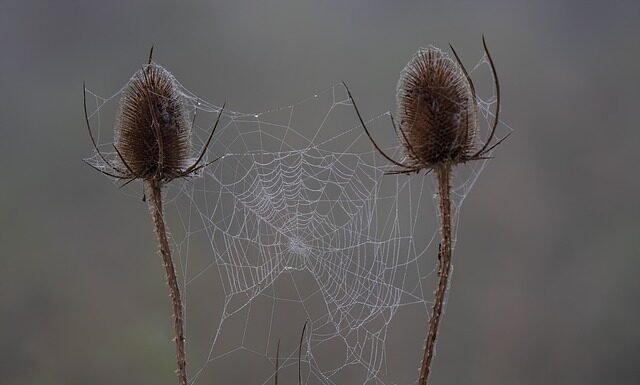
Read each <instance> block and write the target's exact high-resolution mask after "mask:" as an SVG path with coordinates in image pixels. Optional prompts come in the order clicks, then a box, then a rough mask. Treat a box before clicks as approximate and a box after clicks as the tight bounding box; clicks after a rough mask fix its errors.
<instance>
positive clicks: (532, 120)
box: [0, 0, 640, 385]
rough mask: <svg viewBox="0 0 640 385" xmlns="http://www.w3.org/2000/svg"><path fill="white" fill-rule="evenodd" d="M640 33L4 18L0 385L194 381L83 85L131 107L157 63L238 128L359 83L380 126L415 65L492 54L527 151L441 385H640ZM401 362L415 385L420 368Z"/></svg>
mask: <svg viewBox="0 0 640 385" xmlns="http://www.w3.org/2000/svg"><path fill="white" fill-rule="evenodd" d="M639 19H640V5H639V4H638V3H637V2H635V1H615V2H591V1H574V2H570V1H553V2H552V1H543V2H531V1H464V2H451V1H398V2H391V1H366V2H365V1H350V2H345V1H337V0H333V1H314V2H300V1H284V0H283V1H261V2H245V1H227V2H217V1H189V2H180V3H179V2H175V3H174V2H167V1H139V2H129V1H102V2H96V1H64V0H63V1H55V2H52V1H10V0H1V1H0V90H2V92H1V93H0V170H1V171H0V172H1V175H2V176H3V182H2V183H1V187H0V347H1V348H0V383H1V384H12V385H23V384H24V385H26V384H88V383H92V384H140V383H154V384H171V383H174V381H175V380H174V377H173V375H172V371H173V368H174V366H175V363H174V356H173V354H174V351H173V348H172V347H171V346H170V344H169V342H168V339H169V337H168V336H169V335H170V328H171V325H170V316H169V313H168V311H169V306H168V302H167V295H166V293H167V290H166V287H165V280H164V277H163V275H162V273H161V264H160V259H159V257H158V256H157V255H155V254H154V253H153V250H155V248H156V245H155V237H154V234H153V233H152V231H151V227H150V226H149V222H150V220H149V217H148V212H147V209H146V207H145V206H144V204H143V203H142V202H141V201H140V199H139V196H136V195H135V194H130V193H124V192H123V191H121V190H118V189H117V188H116V187H115V186H114V185H113V184H111V183H109V182H108V181H107V180H106V179H105V178H104V177H103V176H101V175H99V174H98V173H96V172H95V171H93V170H91V169H90V168H89V167H87V166H86V165H85V164H84V163H82V161H81V160H82V159H83V158H85V157H87V156H89V155H90V154H91V147H90V142H89V140H88V137H87V135H86V131H85V127H84V121H83V119H84V118H83V113H82V92H81V84H82V81H83V80H86V81H87V83H88V84H89V86H90V88H91V90H92V91H94V92H96V93H98V94H100V95H103V96H108V95H111V94H113V93H115V92H116V91H117V90H119V89H120V87H121V86H122V85H124V84H125V83H126V81H127V79H129V77H130V76H131V75H132V73H133V72H134V71H135V70H137V69H138V68H139V66H140V65H141V64H142V63H143V62H144V61H145V60H146V57H147V53H148V50H149V47H150V46H151V45H152V44H154V45H155V47H156V54H155V60H156V61H157V62H159V63H161V64H162V65H164V66H166V67H167V68H169V69H170V70H171V71H172V73H173V74H174V75H175V76H176V77H177V78H178V79H180V82H181V83H182V84H183V85H185V86H186V87H187V88H188V89H190V90H193V91H195V92H197V93H198V95H201V96H204V97H205V98H206V99H207V100H210V101H213V102H215V103H217V104H222V102H224V101H228V103H229V105H230V106H232V108H233V109H234V110H237V111H264V110H267V109H269V108H273V107H278V106H283V105H289V104H291V103H294V102H296V101H299V100H301V99H303V98H305V97H308V96H310V95H313V94H314V92H317V91H319V90H322V89H325V88H327V87H328V86H331V85H332V84H334V83H335V82H336V81H340V80H347V81H348V82H349V84H350V86H351V89H352V91H354V93H356V94H357V95H359V96H358V104H359V106H361V110H363V112H364V113H365V114H367V115H369V116H370V115H373V114H378V113H382V112H384V111H387V110H390V109H393V105H394V103H395V85H396V82H397V79H398V75H399V71H400V70H401V69H402V68H403V66H404V65H405V64H406V62H407V60H408V59H409V57H410V56H411V55H412V54H413V53H414V52H415V50H416V49H417V48H418V47H421V46H426V45H429V44H433V45H436V46H439V47H443V48H444V47H446V46H447V43H449V42H451V43H453V44H454V45H455V46H456V49H457V50H458V52H459V53H461V55H462V58H463V60H464V61H465V62H469V63H475V62H477V60H478V59H479V58H480V57H481V56H482V46H481V34H485V36H486V37H487V41H488V43H489V47H490V48H491V49H492V54H493V58H494V60H495V62H496V66H497V67H498V74H499V76H500V79H501V84H502V92H503V94H502V95H503V96H502V100H503V104H502V108H503V109H502V111H503V115H502V119H503V121H504V122H506V123H507V124H508V125H509V126H511V127H513V128H514V129H515V132H514V134H513V135H512V136H511V138H510V139H509V140H508V141H507V142H506V143H505V144H504V145H503V146H501V147H500V148H499V149H498V150H497V151H496V153H495V156H496V159H495V160H494V161H491V162H490V163H489V164H488V166H487V168H486V169H485V171H484V173H483V175H482V176H481V178H480V179H479V180H478V182H477V184H476V186H475V187H474V189H473V191H472V193H471V194H470V195H469V197H468V198H467V200H466V201H465V206H464V210H463V215H462V218H461V225H460V229H459V232H458V235H459V242H458V244H457V246H456V253H455V256H454V265H455V274H454V276H453V284H452V290H451V293H450V302H449V304H448V307H447V313H446V316H445V319H444V323H443V325H442V328H441V333H442V334H441V339H440V342H439V344H438V355H437V357H436V360H435V363H434V371H433V376H432V382H433V383H434V384H480V385H482V384H532V385H533V384H541V383H550V384H559V385H560V384H602V383H606V384H612V385H613V384H636V383H637V381H638V378H640V364H639V362H640V361H639V360H640V329H639V328H638V327H637V325H638V324H639V322H640V309H639V308H638V295H640V279H638V276H639V275H640V238H639V234H638V230H639V229H640V204H638V202H637V199H638V196H639V193H640V172H639V171H638V167H639V166H640V163H639V162H638V160H637V158H635V157H634V155H633V154H634V153H636V152H637V149H638V145H639V144H640V130H638V129H637V128H638V127H637V106H638V103H639V102H640V99H639V98H640V97H639V96H638V95H639V94H638V86H640V82H639V80H640V74H639V72H638V62H637V60H639V59H640V52H639V50H638V36H640V24H639V23H638V20H639ZM193 295H197V294H193ZM215 303H216V302H215V301H213V302H212V305H211V306H215ZM298 328H299V325H296V326H295V329H294V330H295V334H296V337H294V338H293V339H294V340H295V339H296V338H297V334H298ZM423 330H424V325H423V323H422V322H420V323H418V322H416V323H415V325H413V326H411V327H408V328H407V330H406V333H407V334H408V335H415V336H416V339H417V341H418V342H417V346H421V341H422V338H423V333H424V331H423ZM190 343H192V344H196V343H197V341H195V342H190ZM206 345H207V346H206V347H208V342H207V343H206ZM387 354H388V355H389V356H391V357H395V358H394V362H400V363H401V364H399V366H398V368H397V370H398V371H401V372H402V374H400V375H398V376H396V377H397V378H398V381H399V383H410V382H411V381H412V379H413V378H414V377H415V376H417V366H418V361H419V357H420V354H419V352H417V351H415V350H410V351H408V350H407V349H404V347H403V346H402V345H401V344H398V343H395V344H394V343H393V341H388V350H387ZM235 365H242V363H235ZM389 370H392V368H389ZM265 379H266V378H262V380H265ZM291 379H293V378H291ZM234 382H235V383H238V382H239V381H238V380H237V379H234V378H216V380H215V382H214V383H219V384H228V383H234ZM199 383H209V382H204V381H203V382H199Z"/></svg>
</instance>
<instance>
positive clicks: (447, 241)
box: [418, 164, 451, 385]
mask: <svg viewBox="0 0 640 385" xmlns="http://www.w3.org/2000/svg"><path fill="white" fill-rule="evenodd" d="M436 175H437V183H438V194H439V197H440V238H441V240H440V247H439V250H438V261H439V262H438V287H437V289H436V294H435V302H434V303H433V308H432V310H431V319H429V329H428V331H427V337H426V338H425V341H424V357H423V358H422V365H421V366H420V378H419V380H418V385H426V384H427V380H428V378H429V372H430V370H431V360H432V359H433V353H434V348H435V345H436V338H437V336H438V324H439V323H440V318H441V316H442V308H443V306H444V300H445V295H446V293H447V287H448V285H449V275H450V274H451V165H448V164H445V165H442V166H440V167H438V168H437V169H436Z"/></svg>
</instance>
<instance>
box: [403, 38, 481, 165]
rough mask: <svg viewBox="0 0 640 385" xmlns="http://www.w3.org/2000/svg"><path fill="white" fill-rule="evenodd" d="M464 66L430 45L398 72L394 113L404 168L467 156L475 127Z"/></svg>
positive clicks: (435, 163) (455, 161)
mask: <svg viewBox="0 0 640 385" xmlns="http://www.w3.org/2000/svg"><path fill="white" fill-rule="evenodd" d="M471 87H472V86H471V85H470V83H469V82H468V80H467V76H466V74H465V72H464V70H463V69H462V68H461V67H460V65H458V63H457V62H456V61H454V60H453V59H452V58H451V57H450V56H449V55H447V54H446V53H445V52H443V51H441V50H440V49H438V48H435V47H429V48H426V49H425V48H421V49H420V50H418V52H417V53H416V54H415V55H414V56H413V58H412V59H411V60H410V61H409V63H408V64H407V66H406V67H405V68H404V70H403V71H402V73H401V76H400V80H399V81H398V86H397V94H396V98H397V108H398V111H397V117H398V118H399V119H400V130H401V133H402V135H403V138H401V141H402V143H403V144H404V146H405V149H406V154H407V166H409V167H415V168H434V167H437V166H438V165H443V164H447V163H448V164H456V163H461V162H464V161H466V160H468V159H469V157H470V154H471V152H472V151H473V143H474V138H475V135H476V130H477V112H476V104H475V93H474V92H473V90H472V88H471Z"/></svg>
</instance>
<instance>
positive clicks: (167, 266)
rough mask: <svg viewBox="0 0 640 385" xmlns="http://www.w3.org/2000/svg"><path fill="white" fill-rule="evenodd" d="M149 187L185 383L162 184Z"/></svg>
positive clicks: (177, 293) (151, 183)
mask: <svg viewBox="0 0 640 385" xmlns="http://www.w3.org/2000/svg"><path fill="white" fill-rule="evenodd" d="M147 187H148V189H149V194H148V195H149V209H150V210H151V215H152V216H153V224H154V228H155V231H156V235H157V236H158V242H159V243H160V253H161V254H162V260H163V262H164V270H165V273H166V275H167V284H168V285H169V290H170V292H171V303H172V306H173V330H174V334H175V336H174V341H175V343H176V360H177V363H178V369H177V373H178V384H179V385H187V369H186V367H187V360H186V354H185V350H184V327H183V319H182V300H181V299H180V288H179V286H178V279H177V278H176V271H175V268H174V266H173V260H172V259H171V249H170V248H169V240H168V239H167V230H166V227H165V225H164V217H163V214H162V185H161V182H160V181H159V180H157V179H151V180H149V181H147Z"/></svg>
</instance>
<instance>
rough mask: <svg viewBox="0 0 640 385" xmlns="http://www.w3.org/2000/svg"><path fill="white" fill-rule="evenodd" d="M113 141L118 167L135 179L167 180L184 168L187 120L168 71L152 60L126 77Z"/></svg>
mask: <svg viewBox="0 0 640 385" xmlns="http://www.w3.org/2000/svg"><path fill="white" fill-rule="evenodd" d="M115 142H116V147H117V148H118V150H119V153H120V157H121V162H122V163H124V164H122V165H121V167H126V166H128V168H130V171H131V172H132V173H133V174H134V175H136V176H137V177H138V178H141V179H145V180H148V179H153V178H159V179H161V180H170V179H173V178H176V177H178V176H179V175H180V174H181V173H182V172H183V170H185V169H186V168H187V167H188V164H187V163H188V161H189V157H190V155H191V122H190V121H189V119H188V114H187V112H186V109H185V106H184V104H183V99H182V96H181V95H180V93H179V92H178V85H177V82H176V79H175V78H174V77H173V75H171V73H169V71H167V70H166V69H164V68H163V67H161V66H160V65H158V64H156V63H153V62H152V63H149V64H147V65H145V66H144V67H143V68H142V69H140V70H138V72H136V73H135V75H133V77H132V78H131V80H129V83H128V84H127V86H126V88H125V91H124V94H123V96H122V99H121V100H120V114H119V117H118V123H117V128H116V138H115Z"/></svg>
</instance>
